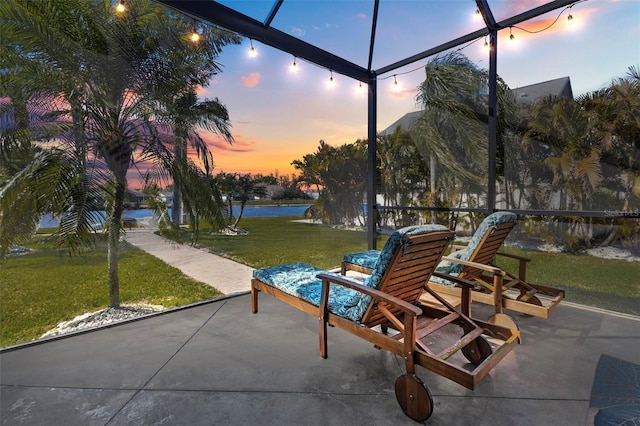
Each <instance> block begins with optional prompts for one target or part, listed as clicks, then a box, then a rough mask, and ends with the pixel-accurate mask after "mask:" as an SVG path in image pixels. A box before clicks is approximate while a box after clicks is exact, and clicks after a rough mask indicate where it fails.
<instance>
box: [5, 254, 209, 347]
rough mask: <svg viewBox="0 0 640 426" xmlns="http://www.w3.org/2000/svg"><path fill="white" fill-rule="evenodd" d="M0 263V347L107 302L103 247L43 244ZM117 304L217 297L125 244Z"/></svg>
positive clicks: (173, 304)
mask: <svg viewBox="0 0 640 426" xmlns="http://www.w3.org/2000/svg"><path fill="white" fill-rule="evenodd" d="M29 247H31V248H35V249H36V251H35V252H33V253H30V254H26V255H21V256H15V257H9V258H6V259H5V260H3V261H1V262H0V271H1V273H0V346H9V345H13V344H17V343H21V342H26V341H29V340H32V339H35V338H38V337H39V336H41V335H42V334H43V333H45V332H46V331H47V330H49V329H51V328H53V327H55V326H56V324H58V323H59V322H61V321H67V320H70V319H72V318H74V317H75V316H77V315H80V314H83V313H85V312H91V311H96V310H100V309H103V308H106V307H108V306H109V285H108V278H107V255H106V246H105V245H100V246H98V247H97V249H96V251H94V252H88V253H84V254H82V255H79V256H76V257H69V256H68V255H66V254H65V253H63V252H60V251H58V250H55V249H53V248H52V247H51V246H50V245H47V244H32V245H30V246H29ZM119 277H120V300H121V304H128V303H149V304H154V305H163V306H165V307H167V308H171V307H176V306H183V305H187V304H189V303H193V302H196V301H201V300H207V299H212V298H216V297H219V296H220V295H221V294H220V292H218V291H217V290H215V289H214V288H212V287H210V286H207V285H205V284H203V283H200V282H196V281H194V280H192V279H191V278H189V277H186V276H185V275H183V274H182V272H180V271H179V270H178V269H176V268H173V267H171V266H169V265H167V264H165V263H164V262H162V261H161V260H159V259H157V258H155V257H153V256H151V255H149V254H147V253H145V252H143V251H142V250H138V249H135V248H131V246H129V245H127V244H125V245H124V246H123V250H122V256H121V261H120V275H119Z"/></svg>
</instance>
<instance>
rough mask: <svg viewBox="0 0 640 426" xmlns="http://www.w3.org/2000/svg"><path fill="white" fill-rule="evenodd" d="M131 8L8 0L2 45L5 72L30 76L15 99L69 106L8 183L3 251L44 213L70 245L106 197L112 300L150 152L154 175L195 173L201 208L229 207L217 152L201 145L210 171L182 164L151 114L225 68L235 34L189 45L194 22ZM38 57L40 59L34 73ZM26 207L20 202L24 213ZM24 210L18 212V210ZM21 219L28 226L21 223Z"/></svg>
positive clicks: (2, 209) (88, 232)
mask: <svg viewBox="0 0 640 426" xmlns="http://www.w3.org/2000/svg"><path fill="white" fill-rule="evenodd" d="M128 5H129V6H130V8H129V11H128V13H127V15H126V16H114V14H113V13H112V6H113V5H112V2H111V1H109V0H93V1H85V0H65V1H55V2H54V1H46V0H39V1H35V0H34V1H19V0H16V1H12V2H3V3H2V4H0V27H1V28H2V33H1V35H2V40H3V44H2V52H3V54H4V53H7V56H6V57H7V69H8V72H7V73H8V74H10V75H11V77H12V78H13V79H14V80H15V81H22V82H24V85H23V88H24V90H23V91H22V93H21V96H22V98H20V97H19V96H17V97H16V98H17V101H16V102H15V103H16V104H17V103H18V102H27V103H29V101H33V100H42V99H50V100H51V102H49V106H48V109H49V111H50V115H55V116H58V117H63V118H65V119H66V121H67V123H68V124H67V125H66V126H60V127H59V132H58V134H57V135H56V138H55V142H56V145H57V146H56V147H55V148H53V149H46V150H43V151H42V152H39V153H37V154H36V155H35V156H34V158H33V161H31V163H30V164H29V165H28V166H27V167H25V168H24V169H22V170H21V171H20V172H18V173H17V174H16V175H15V176H13V177H12V179H11V180H10V181H9V182H8V183H7V184H6V185H5V186H4V187H3V188H2V189H1V192H0V230H1V231H2V233H1V236H0V238H1V239H2V240H1V247H2V252H5V251H6V249H7V248H8V246H9V244H10V243H11V242H13V241H17V240H20V239H25V238H28V237H29V236H30V235H31V233H32V232H33V230H34V229H35V226H36V224H37V222H38V218H39V216H40V215H41V214H42V213H45V212H53V213H54V214H56V215H57V216H59V217H60V218H61V221H60V226H59V229H58V231H57V232H56V235H55V236H56V237H57V241H58V243H59V244H61V245H63V246H65V247H67V248H68V250H69V252H70V253H76V252H78V250H79V248H80V247H81V246H83V245H87V244H92V243H93V241H94V238H95V233H94V232H93V231H94V229H93V225H94V224H95V221H96V217H95V216H96V214H97V213H96V211H98V210H100V209H102V208H104V205H102V206H100V205H98V202H99V200H105V199H106V200H107V206H106V207H107V209H106V216H107V220H106V224H105V225H106V231H107V245H108V255H107V258H108V259H107V263H108V271H109V287H110V305H111V306H112V307H118V306H119V304H120V300H119V280H118V255H119V239H120V235H121V232H123V230H122V226H121V221H122V212H123V209H124V197H125V191H126V188H127V172H128V170H129V169H130V167H131V165H133V164H135V163H136V162H137V161H150V162H151V163H152V168H151V170H152V173H150V174H149V175H148V178H149V179H150V180H153V179H157V178H158V177H167V178H171V177H173V180H174V181H178V182H180V183H184V182H189V183H190V185H189V189H190V191H189V192H188V193H183V196H184V197H185V198H189V201H190V203H191V204H190V205H191V206H192V207H193V208H194V209H195V208H196V206H197V210H198V211H199V213H200V215H199V218H201V219H205V220H209V221H212V222H217V221H220V220H221V219H222V215H221V213H220V204H219V202H218V201H219V200H217V199H216V197H214V196H212V195H211V179H209V173H208V172H209V171H210V168H209V165H210V163H211V159H210V157H211V154H210V152H209V151H208V149H207V147H206V145H205V144H204V143H200V144H199V145H198V148H197V150H196V153H197V154H198V155H199V157H200V159H201V161H202V162H203V163H204V165H205V171H204V172H203V171H202V170H201V169H199V168H198V167H196V165H195V163H193V162H192V161H187V160H182V159H181V164H183V165H184V167H174V164H175V163H174V157H175V156H174V153H173V152H172V150H171V146H170V142H171V141H167V140H163V138H161V135H160V133H159V132H158V129H157V126H155V125H154V123H153V122H152V120H151V119H152V118H154V117H162V115H163V114H164V113H165V111H163V109H162V108H161V106H162V105H164V104H167V102H166V101H165V100H166V96H167V94H168V93H171V94H173V93H180V92H185V91H186V92H188V91H189V90H192V88H193V87H195V86H197V85H203V84H206V83H207V81H208V80H209V79H210V78H211V76H212V75H213V74H214V73H215V72H217V71H218V69H219V68H218V66H217V64H216V63H215V61H214V59H215V57H216V56H217V54H218V53H219V49H220V48H221V46H223V45H225V44H227V43H229V42H233V41H234V38H233V37H232V36H230V35H227V36H225V37H220V38H218V36H217V34H218V33H217V30H212V31H211V32H210V33H209V34H208V36H207V37H206V39H207V42H208V44H207V45H202V46H199V47H192V46H189V45H188V43H187V40H186V37H185V34H186V33H187V30H188V28H189V27H190V25H189V24H188V23H187V22H186V21H185V20H184V19H181V18H179V17H176V16H175V15H174V14H170V13H168V12H167V11H166V10H165V9H164V8H162V7H160V6H158V5H157V4H155V3H152V2H149V1H147V0H139V1H132V2H129V3H128ZM33 69H39V70H42V72H40V73H38V74H37V75H35V76H32V77H33V79H35V81H36V82H37V84H34V83H27V82H28V80H29V78H28V76H29V74H30V72H32V70H33ZM18 212H19V213H18ZM16 216H18V217H21V218H22V219H20V222H21V223H19V224H17V223H16V222H17V221H16V220H15V219H14V218H15V217H16ZM18 225H19V226H18Z"/></svg>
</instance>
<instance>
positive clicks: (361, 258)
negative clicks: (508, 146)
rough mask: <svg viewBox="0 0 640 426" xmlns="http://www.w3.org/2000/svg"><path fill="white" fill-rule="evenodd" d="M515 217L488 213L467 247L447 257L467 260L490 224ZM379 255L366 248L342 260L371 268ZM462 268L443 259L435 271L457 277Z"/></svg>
mask: <svg viewBox="0 0 640 426" xmlns="http://www.w3.org/2000/svg"><path fill="white" fill-rule="evenodd" d="M516 218H517V216H516V215H515V213H511V212H495V213H492V214H490V215H489V216H487V217H486V218H485V219H484V220H483V221H482V222H481V223H480V226H478V229H477V230H476V232H475V233H474V234H473V237H471V241H470V242H469V244H468V245H467V247H465V248H464V249H462V250H458V251H456V252H454V253H452V254H451V255H449V257H453V258H456V259H462V260H469V259H470V258H471V255H472V254H473V252H474V250H475V249H476V248H477V247H478V244H480V241H481V240H482V238H483V237H484V235H485V233H486V232H487V230H488V229H489V227H490V226H497V225H499V224H501V223H512V222H513V223H515V222H516ZM438 226H439V225H438ZM396 232H397V231H396ZM379 257H380V252H377V251H375V250H368V251H363V252H359V253H351V254H347V255H345V256H344V258H343V260H344V261H345V262H348V263H351V264H354V265H359V266H364V267H367V268H371V269H373V268H374V267H375V266H376V262H377V261H378V258H379ZM462 268H463V265H461V264H459V263H455V262H450V261H448V260H443V261H442V262H440V264H439V265H438V267H437V268H436V271H438V272H442V273H444V274H448V275H453V276H455V277H457V276H458V275H459V274H460V272H461V271H462ZM431 280H432V281H434V282H437V283H440V284H445V285H449V286H453V285H454V284H453V283H452V282H451V281H449V280H445V279H443V278H438V277H431Z"/></svg>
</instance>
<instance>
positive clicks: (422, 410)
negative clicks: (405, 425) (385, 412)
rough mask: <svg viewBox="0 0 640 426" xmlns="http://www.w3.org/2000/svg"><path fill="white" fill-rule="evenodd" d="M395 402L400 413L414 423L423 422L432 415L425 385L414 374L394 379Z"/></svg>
mask: <svg viewBox="0 0 640 426" xmlns="http://www.w3.org/2000/svg"><path fill="white" fill-rule="evenodd" d="M395 390H396V400H397V401H398V404H400V407H401V408H402V411H404V413H405V414H406V415H407V416H408V417H409V418H411V419H413V420H415V421H416V422H423V421H425V420H427V419H428V418H429V417H431V414H432V413H433V398H431V393H430V392H429V389H428V388H427V385H425V384H424V382H423V381H422V380H421V379H420V378H419V377H418V376H416V375H415V374H403V375H401V376H400V377H398V378H397V379H396V385H395Z"/></svg>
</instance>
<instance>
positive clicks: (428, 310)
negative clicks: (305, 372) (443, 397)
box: [251, 225, 520, 421]
mask: <svg viewBox="0 0 640 426" xmlns="http://www.w3.org/2000/svg"><path fill="white" fill-rule="evenodd" d="M453 235H454V234H453V232H451V231H449V230H448V229H446V228H445V227H442V226H439V225H426V226H417V227H408V228H403V229H401V230H398V231H396V232H394V233H393V234H392V235H391V236H390V238H389V240H388V241H387V243H386V244H385V246H384V248H383V250H382V251H381V253H380V255H379V256H378V262H377V264H376V266H375V267H374V269H373V271H372V273H371V275H370V276H369V277H367V278H366V279H365V280H364V282H359V281H357V280H354V279H351V278H350V277H346V276H343V275H341V274H338V273H333V272H327V271H324V270H322V269H318V268H315V267H313V266H309V265H306V264H304V263H292V264H287V265H281V266H275V267H271V268H264V269H258V270H256V271H254V278H253V279H252V281H251V303H252V307H251V309H252V312H253V313H257V312H258V294H259V293H260V292H263V293H266V294H269V295H272V296H274V297H276V298H277V299H280V300H282V301H283V302H286V303H288V304H289V305H291V306H294V307H296V308H298V309H300V310H301V311H303V312H306V313H308V314H310V315H316V316H317V317H318V319H319V339H320V356H321V357H323V358H326V357H327V325H331V326H335V327H337V328H340V329H343V330H346V331H348V332H350V333H352V334H354V335H356V336H358V337H360V338H362V339H365V340H366V341H368V342H371V343H372V344H373V345H374V346H375V347H376V348H378V349H384V350H387V351H390V352H392V353H394V354H396V355H398V356H400V357H402V358H403V359H404V360H405V368H406V374H403V375H401V376H400V377H399V378H398V379H397V380H396V383H395V392H396V399H397V400H398V403H399V404H400V406H401V407H402V409H403V411H404V412H405V414H407V415H408V416H409V417H411V418H412V419H414V420H416V421H424V420H426V419H427V418H428V417H429V416H430V415H431V413H432V411H433V400H432V398H431V395H430V393H429V390H428V388H427V387H426V385H425V384H424V383H423V382H422V380H421V379H420V378H419V377H418V376H417V375H416V370H417V368H416V367H417V366H418V365H419V366H422V367H424V368H426V369H429V370H431V371H433V372H435V373H437V374H440V375H442V376H444V377H446V378H448V379H450V380H453V381H454V382H456V383H459V384H461V385H463V386H465V387H467V388H468V389H473V388H474V386H475V385H476V383H478V382H479V380H480V379H482V378H483V377H484V376H485V375H486V374H487V373H488V372H489V371H490V370H491V369H492V368H493V367H494V366H496V365H497V364H498V362H499V361H500V360H501V359H502V358H504V356H505V355H507V354H508V353H509V352H510V351H511V349H512V348H513V347H514V346H515V345H516V344H517V343H518V341H519V337H520V333H519V332H518V331H517V330H513V329H509V328H506V327H502V326H499V325H495V324H489V323H485V322H480V321H474V320H472V319H471V318H470V317H469V315H468V309H469V306H470V304H471V301H470V290H471V288H472V287H473V284H472V283H470V282H467V281H465V280H464V279H460V278H457V277H448V276H446V275H442V276H443V277H448V278H450V279H452V280H454V281H455V282H456V283H457V284H459V285H461V286H462V288H463V291H462V299H463V300H464V301H465V303H463V304H462V305H461V308H460V309H456V308H454V307H453V306H451V305H450V304H449V303H448V302H446V301H445V300H443V299H442V302H443V305H442V306H444V308H442V309H438V308H433V307H428V306H422V305H420V303H419V301H420V297H421V295H422V294H423V292H425V291H426V292H429V293H432V295H433V296H434V297H436V298H440V296H438V295H437V293H435V292H433V291H432V290H430V289H428V288H426V284H427V282H428V280H429V278H430V276H431V274H432V273H433V271H434V269H435V267H436V265H437V264H438V262H439V261H440V259H441V257H442V254H443V253H444V251H445V250H446V248H447V246H448V245H449V243H450V241H451V239H452V238H453ZM377 326H380V327H377ZM452 331H453V333H452ZM460 331H462V332H460ZM434 333H438V334H434ZM461 335H462V337H460V336H461ZM427 336H429V337H428V338H427ZM469 362H470V363H471V364H473V368H470V367H469V365H468V363H469Z"/></svg>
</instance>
